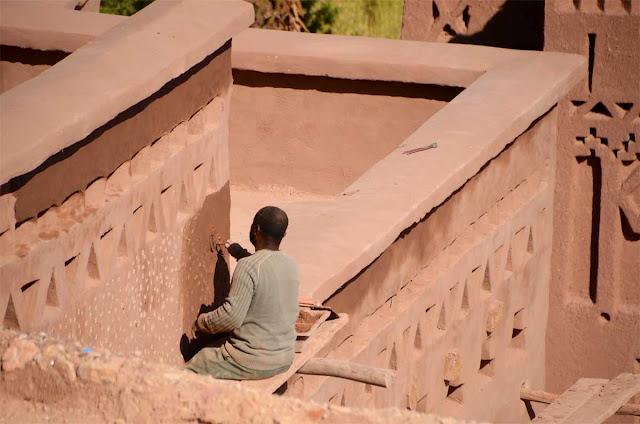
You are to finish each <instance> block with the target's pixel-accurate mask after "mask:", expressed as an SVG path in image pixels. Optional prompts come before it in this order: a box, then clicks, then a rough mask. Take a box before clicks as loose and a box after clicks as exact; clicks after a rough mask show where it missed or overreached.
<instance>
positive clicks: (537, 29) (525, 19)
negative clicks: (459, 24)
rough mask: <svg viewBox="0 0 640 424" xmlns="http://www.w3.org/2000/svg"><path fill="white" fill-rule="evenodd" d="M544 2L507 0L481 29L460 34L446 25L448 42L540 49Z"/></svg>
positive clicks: (542, 46)
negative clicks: (449, 37)
mask: <svg viewBox="0 0 640 424" xmlns="http://www.w3.org/2000/svg"><path fill="white" fill-rule="evenodd" d="M544 3H545V2H544V1H543V0H507V1H506V2H505V3H504V4H503V5H502V7H501V8H500V10H499V11H498V13H496V14H495V15H494V16H493V17H492V18H491V19H490V20H489V21H488V22H487V23H486V25H485V26H484V28H483V29H482V31H479V32H476V33H475V34H470V35H462V34H456V33H455V31H454V30H453V29H451V28H450V27H449V26H447V27H446V28H445V31H447V32H449V33H450V35H452V36H453V38H451V40H450V42H451V43H460V44H476V45H482V46H491V47H502V48H506V49H521V50H543V49H544Z"/></svg>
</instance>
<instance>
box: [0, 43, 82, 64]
mask: <svg viewBox="0 0 640 424" xmlns="http://www.w3.org/2000/svg"><path fill="white" fill-rule="evenodd" d="M70 54H71V53H68V52H63V51H61V50H36V49H23V48H22V47H16V46H7V45H4V44H2V45H0V60H2V61H5V62H13V63H24V64H25V65H51V66H53V65H55V64H56V63H58V62H60V61H61V60H62V59H64V58H65V57H67V56H69V55H70Z"/></svg>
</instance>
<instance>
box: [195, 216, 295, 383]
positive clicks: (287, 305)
mask: <svg viewBox="0 0 640 424" xmlns="http://www.w3.org/2000/svg"><path fill="white" fill-rule="evenodd" d="M287 225H288V218H287V214H286V213H285V212H284V211H283V210H281V209H279V208H276V207H273V206H267V207H264V208H262V209H260V210H259V211H258V213H256V216H255V217H254V218H253V223H252V224H251V230H250V233H249V238H250V240H251V243H252V244H253V245H254V246H255V253H254V254H253V255H251V254H249V252H247V251H246V250H245V249H243V248H242V247H241V246H240V245H238V244H232V245H231V246H229V247H228V249H229V253H230V254H231V256H233V257H235V258H236V259H239V261H238V264H237V266H236V269H235V271H234V273H233V278H232V280H231V290H230V292H229V296H228V297H227V299H226V300H225V302H224V303H223V304H222V305H221V306H220V307H218V308H217V309H214V310H213V311H211V312H209V313H205V314H201V315H200V316H198V319H197V320H196V322H195V323H194V330H197V331H202V332H205V333H209V334H218V333H230V334H229V337H228V339H227V340H226V341H225V343H224V344H223V345H222V346H221V347H205V348H203V349H202V350H200V352H198V353H197V354H196V355H195V356H194V357H193V358H192V359H191V360H190V361H189V362H187V364H186V367H187V368H188V369H190V370H192V371H195V372H197V373H202V374H210V375H212V376H213V377H215V378H220V379H227V380H254V379H262V378H268V377H271V376H274V375H276V374H280V373H282V372H285V371H286V370H288V369H289V367H290V366H291V363H292V362H293V355H294V343H295V339H296V332H295V322H296V319H297V317H298V270H297V267H296V264H295V263H294V261H293V259H291V257H289V255H287V254H286V253H284V252H281V251H280V250H279V248H280V242H281V241H282V238H283V237H284V235H285V232H286V230H287Z"/></svg>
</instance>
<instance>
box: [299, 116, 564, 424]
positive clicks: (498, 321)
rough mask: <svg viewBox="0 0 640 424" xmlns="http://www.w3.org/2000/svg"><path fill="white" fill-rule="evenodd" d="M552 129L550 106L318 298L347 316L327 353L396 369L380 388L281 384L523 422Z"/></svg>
mask: <svg viewBox="0 0 640 424" xmlns="http://www.w3.org/2000/svg"><path fill="white" fill-rule="evenodd" d="M555 132H556V112H555V111H552V112H550V113H549V114H547V115H546V116H545V117H543V118H541V119H540V120H539V121H538V122H537V123H536V124H535V125H533V126H532V127H531V128H530V129H528V130H527V131H526V132H525V133H524V134H523V135H521V136H520V137H518V138H517V139H516V140H515V141H514V142H513V144H512V145H510V146H509V147H507V148H505V150H504V151H503V152H502V153H500V155H499V156H498V157H497V158H495V159H493V160H492V161H490V162H489V163H488V164H487V165H486V166H485V167H483V169H482V170H481V171H480V172H479V173H478V174H477V175H476V176H474V177H473V178H472V179H471V180H469V181H468V182H467V183H466V184H465V185H464V186H463V187H462V188H461V189H459V190H457V191H456V192H455V193H454V194H453V195H452V196H451V197H449V198H448V199H447V200H446V201H445V202H444V203H443V204H442V205H440V206H439V207H437V208H436V209H435V210H433V211H432V212H430V213H429V214H428V215H427V216H425V217H424V218H423V219H422V220H421V221H420V222H419V223H417V224H415V225H414V226H412V227H409V228H407V229H406V230H405V231H403V232H402V233H401V235H400V236H399V237H398V239H397V240H396V241H395V242H394V243H393V244H392V245H391V246H389V247H388V248H387V249H386V250H385V251H384V253H382V255H381V256H380V257H378V259H376V260H375V261H374V262H373V263H372V264H371V265H370V266H368V267H367V268H366V269H364V270H363V271H362V272H361V273H360V274H358V276H356V277H355V278H354V279H352V280H351V281H350V282H349V283H348V284H347V285H345V287H343V288H342V289H341V290H340V291H338V292H337V293H336V294H335V295H334V296H333V297H331V298H330V299H329V300H328V301H327V304H328V305H330V306H331V307H333V308H334V309H335V310H337V311H340V312H347V313H348V314H349V317H350V320H349V324H348V326H347V327H346V329H345V330H344V331H343V332H342V333H341V334H340V335H339V336H337V337H336V338H335V339H334V342H335V344H334V345H332V346H330V347H327V352H328V355H327V356H328V357H331V358H339V359H349V360H352V361H355V362H358V363H368V364H372V365H374V366H379V367H383V368H391V369H394V370H396V371H397V380H396V382H395V383H394V386H393V387H392V388H391V389H390V390H384V389H379V388H376V387H371V386H367V385H363V384H357V383H349V382H345V381H340V380H337V379H323V378H321V377H313V376H298V377H294V378H292V379H291V380H290V381H289V387H290V388H289V390H288V391H287V393H290V394H292V395H295V396H304V397H305V398H306V399H312V400H316V401H319V402H329V403H330V404H336V405H339V404H342V405H349V406H362V407H371V406H376V407H381V406H390V405H396V406H401V407H406V408H407V409H410V410H417V411H422V412H424V411H428V412H435V413H438V414H444V415H450V416H454V417H458V418H465V419H476V420H487V421H492V422H516V421H517V422H521V421H526V420H528V415H527V411H526V408H525V406H524V404H523V403H522V402H521V401H520V400H519V389H520V387H521V386H522V385H523V384H526V385H529V386H530V387H543V386H544V369H545V362H544V350H545V328H546V322H547V321H546V316H547V307H548V299H547V297H548V285H549V263H550V259H551V234H552V225H551V220H552V210H553V208H552V205H553V188H554V168H555V165H554V164H555V158H554V149H553V141H552V140H555ZM353 299H359V301H358V302H353Z"/></svg>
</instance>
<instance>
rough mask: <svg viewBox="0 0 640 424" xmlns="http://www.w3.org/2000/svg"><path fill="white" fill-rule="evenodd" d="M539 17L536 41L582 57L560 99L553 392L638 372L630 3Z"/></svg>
mask: <svg viewBox="0 0 640 424" xmlns="http://www.w3.org/2000/svg"><path fill="white" fill-rule="evenodd" d="M545 22H546V24H545V40H546V41H545V49H547V50H557V51H564V52H576V53H579V54H582V55H584V56H585V57H587V58H588V67H587V68H588V69H587V75H586V76H585V78H584V79H583V80H582V81H581V82H580V84H578V85H577V86H576V87H575V88H574V89H573V90H572V91H571V92H570V93H569V94H568V97H567V98H566V100H564V101H563V102H562V103H561V104H560V117H559V119H560V126H559V144H558V147H559V148H558V179H557V182H558V185H557V187H556V199H557V201H556V205H555V216H554V221H555V230H554V241H555V243H556V245H555V248H554V256H553V258H554V260H553V268H552V269H553V280H552V286H551V297H550V301H551V305H550V308H551V309H550V319H551V321H550V322H551V323H552V325H550V326H549V330H548V344H547V346H548V348H547V355H548V361H549V363H548V368H547V372H548V375H547V379H548V384H549V389H550V390H553V391H556V392H561V391H563V390H565V389H566V388H567V387H569V386H570V385H571V384H573V382H574V381H576V380H577V379H578V378H580V377H582V376H589V377H598V378H613V377H615V376H617V375H618V374H621V373H624V372H636V373H637V372H639V371H640V365H639V364H640V286H639V284H638V283H639V281H640V280H639V277H638V276H639V275H640V227H639V226H638V224H637V223H638V222H640V201H639V200H638V199H640V185H639V184H638V178H640V161H639V159H640V142H639V141H640V2H637V1H630V2H614V1H606V2H595V1H583V2H581V3H580V4H578V5H576V4H574V3H572V2H565V1H550V2H547V9H546V17H545ZM636 399H637V398H636ZM636 401H637V400H636ZM614 420H620V418H619V417H618V418H614Z"/></svg>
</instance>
